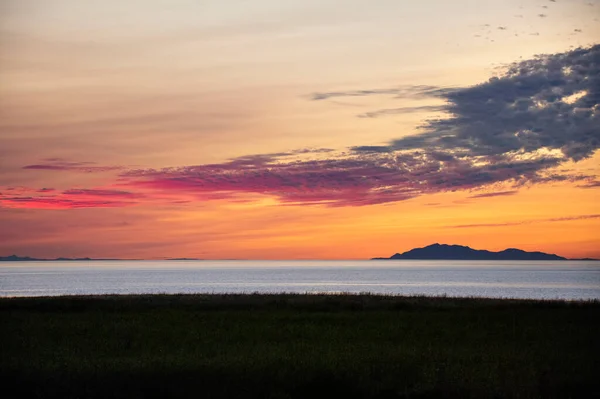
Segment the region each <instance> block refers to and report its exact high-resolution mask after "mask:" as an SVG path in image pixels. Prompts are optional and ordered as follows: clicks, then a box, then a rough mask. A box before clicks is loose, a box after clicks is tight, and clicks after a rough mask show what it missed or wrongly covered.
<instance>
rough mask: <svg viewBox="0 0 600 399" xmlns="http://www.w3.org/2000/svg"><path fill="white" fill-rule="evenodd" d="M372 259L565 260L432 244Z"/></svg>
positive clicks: (529, 253) (508, 251)
mask: <svg viewBox="0 0 600 399" xmlns="http://www.w3.org/2000/svg"><path fill="white" fill-rule="evenodd" d="M374 259H380V260H385V259H438V260H567V258H563V257H562V256H558V255H554V254H547V253H544V252H527V251H523V250H521V249H516V248H508V249H505V250H504V251H500V252H492V251H486V250H477V249H473V248H469V247H465V246H462V245H446V244H433V245H429V246H427V247H425V248H414V249H411V250H410V251H407V252H404V253H401V254H399V253H398V254H395V255H392V256H391V257H390V258H374Z"/></svg>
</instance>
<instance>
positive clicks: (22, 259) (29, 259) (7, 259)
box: [0, 255, 119, 262]
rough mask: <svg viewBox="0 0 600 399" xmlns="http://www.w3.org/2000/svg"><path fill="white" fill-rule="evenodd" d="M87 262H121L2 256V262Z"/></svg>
mask: <svg viewBox="0 0 600 399" xmlns="http://www.w3.org/2000/svg"><path fill="white" fill-rule="evenodd" d="M82 260H84V261H87V260H119V259H92V258H55V259H39V258H32V257H29V256H17V255H10V256H0V262H34V261H37V262H50V261H82Z"/></svg>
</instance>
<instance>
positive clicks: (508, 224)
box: [448, 215, 600, 229]
mask: <svg viewBox="0 0 600 399" xmlns="http://www.w3.org/2000/svg"><path fill="white" fill-rule="evenodd" d="M599 218H600V215H579V216H566V217H560V218H549V219H536V220H524V221H522V222H506V223H478V224H460V225H456V226H448V228H452V229H469V228H475V227H509V226H521V225H524V224H535V223H553V222H568V221H572V220H585V219H599Z"/></svg>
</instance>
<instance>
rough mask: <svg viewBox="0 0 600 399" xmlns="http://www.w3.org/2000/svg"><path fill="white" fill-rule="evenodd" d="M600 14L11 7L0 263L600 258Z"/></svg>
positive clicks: (435, 3) (504, 0) (285, 5)
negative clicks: (437, 253)
mask: <svg viewBox="0 0 600 399" xmlns="http://www.w3.org/2000/svg"><path fill="white" fill-rule="evenodd" d="M599 43H600V0H591V1H590V0H582V1H580V0H556V1H552V0H518V1H517V0H493V1H491V0H490V1H488V0H484V1H482V0H453V1H448V0H419V1H416V0H414V1H404V0H371V1H366V0H345V1H339V0H337V1H334V0H302V1H292V0H289V1H284V0H278V1H276V0H252V1H249V0H202V1H196V0H194V1H192V0H128V1H118V0H103V1H81V0H52V1H48V0H0V226H1V228H0V256H6V255H10V254H17V255H21V256H33V257H45V258H54V257H59V256H65V257H84V256H89V257H95V258H107V257H108V258H115V257H119V258H147V259H158V258H165V257H197V258H206V259H232V258H236V259H241V258H243V259H364V258H371V257H374V256H390V255H392V254H394V253H396V252H402V251H406V250H409V249H411V248H413V247H421V246H425V245H429V244H432V243H434V242H440V243H447V244H462V245H469V246H471V247H473V248H477V249H489V250H502V249H505V248H509V247H517V248H521V249H524V250H539V251H544V252H550V253H557V254H559V255H562V256H566V257H597V258H600V153H599V152H598V151H597V150H598V148H600V104H599V102H600V45H599Z"/></svg>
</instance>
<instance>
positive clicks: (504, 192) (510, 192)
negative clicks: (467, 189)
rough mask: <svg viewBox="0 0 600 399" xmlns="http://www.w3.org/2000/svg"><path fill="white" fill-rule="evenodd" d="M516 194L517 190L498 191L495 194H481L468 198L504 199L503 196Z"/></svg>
mask: <svg viewBox="0 0 600 399" xmlns="http://www.w3.org/2000/svg"><path fill="white" fill-rule="evenodd" d="M516 193H518V191H517V190H511V191H498V192H495V193H483V194H477V195H471V196H470V197H469V198H488V197H504V196H507V195H515V194H516Z"/></svg>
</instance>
